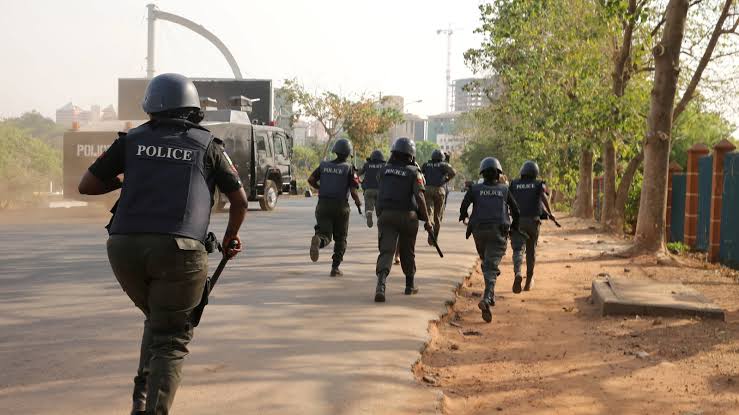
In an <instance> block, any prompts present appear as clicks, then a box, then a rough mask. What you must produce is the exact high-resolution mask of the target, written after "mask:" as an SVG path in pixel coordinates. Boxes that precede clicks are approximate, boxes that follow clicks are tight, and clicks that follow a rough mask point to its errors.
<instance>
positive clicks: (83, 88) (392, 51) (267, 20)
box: [0, 0, 481, 118]
mask: <svg viewBox="0 0 739 415" xmlns="http://www.w3.org/2000/svg"><path fill="white" fill-rule="evenodd" d="M150 2H154V3H155V4H156V5H157V6H158V8H159V9H160V10H163V11H167V12H170V13H174V14H177V15H180V16H183V17H185V18H188V19H190V20H193V21H195V22H196V23H198V24H200V25H202V26H203V27H205V28H206V29H208V30H210V31H211V32H213V33H214V34H215V35H216V36H218V37H219V38H220V39H221V41H223V43H225V44H226V46H227V47H228V48H229V49H230V50H231V53H232V54H233V55H234V57H235V58H236V61H237V62H238V64H239V66H240V67H241V71H242V74H243V76H244V78H262V79H264V78H266V79H273V80H274V81H275V83H276V84H277V85H279V83H280V82H281V81H282V80H284V79H292V78H297V79H298V80H299V81H300V82H302V83H303V84H304V85H306V87H307V88H308V89H309V90H324V89H328V90H332V91H337V92H340V93H342V94H346V95H352V94H361V93H367V94H375V95H376V94H379V93H381V94H382V95H401V96H403V97H405V99H406V103H409V102H413V101H417V100H422V102H420V103H415V104H410V105H408V106H407V108H406V110H407V111H408V112H413V113H417V114H422V115H429V114H436V113H440V112H443V111H444V109H445V108H444V107H445V87H444V86H445V71H446V60H447V38H446V36H445V35H439V34H437V33H436V31H437V29H446V28H448V27H451V28H452V29H453V30H454V35H453V36H452V60H451V67H452V79H455V78H464V77H468V76H471V75H472V72H471V71H470V70H469V69H468V68H466V67H465V65H464V58H463V57H462V54H463V52H464V51H465V50H467V49H469V48H473V47H476V46H477V45H479V44H480V40H481V39H480V37H479V35H477V34H474V33H473V30H474V29H475V28H476V27H477V26H478V22H479V11H478V8H477V6H478V4H479V3H480V1H479V0H373V1H367V0H311V1H302V0H264V1H231V0H209V1H203V0H198V1H195V0H158V1H152V0H117V1H115V0H64V1H59V0H26V1H14V0H0V3H1V4H0V10H1V13H0V33H2V41H1V42H0V56H1V57H2V63H1V64H0V91H2V93H1V94H0V96H1V97H2V98H1V99H0V118H4V117H12V116H17V115H19V114H21V113H23V112H26V111H30V110H37V111H39V112H41V113H42V114H44V115H46V116H49V117H51V118H53V117H54V112H55V110H56V109H57V108H59V107H61V106H63V105H64V104H66V103H67V102H70V101H72V102H74V103H75V104H76V105H79V106H81V107H83V108H86V109H87V108H89V107H90V105H92V104H100V105H102V106H103V107H105V106H107V105H108V104H114V105H116V107H117V79H118V78H125V77H144V76H145V69H146V36H147V35H146V27H147V25H146V11H147V10H146V4H148V3H150ZM156 42H157V50H156V55H155V59H156V67H155V69H156V71H157V73H164V72H179V73H182V74H185V75H187V76H191V77H217V78H221V77H222V78H229V77H232V76H233V74H232V72H231V70H230V68H229V66H228V64H227V63H226V60H225V59H224V58H223V57H222V55H221V54H220V52H218V50H217V49H216V48H215V47H214V46H213V45H211V44H210V43H209V42H208V41H207V40H205V39H204V38H202V37H200V36H199V35H197V34H195V33H194V32H191V31H190V30H189V29H186V28H184V27H181V26H179V25H176V24H174V23H170V22H163V21H158V22H157V30H156Z"/></svg>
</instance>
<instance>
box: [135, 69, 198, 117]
mask: <svg viewBox="0 0 739 415" xmlns="http://www.w3.org/2000/svg"><path fill="white" fill-rule="evenodd" d="M141 108H143V109H144V112H145V113H147V114H153V113H157V112H162V111H169V110H173V109H178V108H194V109H200V96H199V95H198V90H197V88H195V84H193V83H192V81H191V80H189V79H187V78H186V77H185V76H183V75H180V74H176V73H165V74H161V75H157V76H155V77H154V78H153V79H152V80H151V81H149V85H148V86H147V87H146V93H145V94H144V102H142V103H141Z"/></svg>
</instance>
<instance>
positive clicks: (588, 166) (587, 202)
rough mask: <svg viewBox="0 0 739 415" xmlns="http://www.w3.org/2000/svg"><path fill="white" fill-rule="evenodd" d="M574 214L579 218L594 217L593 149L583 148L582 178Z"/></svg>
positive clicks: (581, 161) (581, 160)
mask: <svg viewBox="0 0 739 415" xmlns="http://www.w3.org/2000/svg"><path fill="white" fill-rule="evenodd" d="M573 215H574V216H575V217H578V218H586V219H592V218H593V150H591V149H589V148H586V149H583V150H582V152H581V155H580V180H579V181H578V182H577V196H576V197H575V209H574V212H573Z"/></svg>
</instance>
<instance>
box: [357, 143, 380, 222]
mask: <svg viewBox="0 0 739 415" xmlns="http://www.w3.org/2000/svg"><path fill="white" fill-rule="evenodd" d="M384 165H385V155H383V154H382V151H380V150H375V151H373V152H372V154H370V157H369V158H368V159H367V162H366V163H364V166H362V168H361V169H359V175H360V176H362V177H363V180H362V190H364V209H365V212H364V213H365V215H366V216H367V226H368V227H370V228H371V227H372V224H373V223H372V215H374V210H375V205H376V204H377V174H378V173H379V172H380V169H381V168H382V166H384Z"/></svg>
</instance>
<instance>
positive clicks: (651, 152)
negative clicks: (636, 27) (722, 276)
mask: <svg viewBox="0 0 739 415" xmlns="http://www.w3.org/2000/svg"><path fill="white" fill-rule="evenodd" d="M665 13H666V16H665V27H664V32H663V33H662V39H661V40H660V42H659V43H658V44H657V46H655V47H654V49H653V54H654V62H655V71H654V86H653V88H652V98H651V106H650V109H649V117H648V119H647V134H646V137H645V139H644V184H643V185H642V190H641V204H640V209H639V216H638V218H637V222H636V236H635V238H634V247H633V251H632V253H659V252H663V251H664V250H665V213H666V209H667V174H668V165H669V158H670V134H671V131H672V114H673V106H674V105H675V91H676V89H677V81H678V73H679V71H680V69H679V68H680V48H681V46H682V42H683V33H684V32H685V20H686V17H687V14H688V0H670V2H669V4H668V5H667V10H666V12H665Z"/></svg>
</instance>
